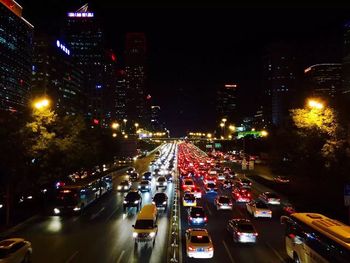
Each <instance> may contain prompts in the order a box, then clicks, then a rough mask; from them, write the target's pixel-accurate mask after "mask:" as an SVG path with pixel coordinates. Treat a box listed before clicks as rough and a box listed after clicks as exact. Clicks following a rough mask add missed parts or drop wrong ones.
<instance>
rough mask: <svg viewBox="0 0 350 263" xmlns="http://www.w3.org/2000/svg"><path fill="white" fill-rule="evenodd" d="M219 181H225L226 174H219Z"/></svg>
mask: <svg viewBox="0 0 350 263" xmlns="http://www.w3.org/2000/svg"><path fill="white" fill-rule="evenodd" d="M218 180H219V181H223V180H225V174H224V173H219V174H218Z"/></svg>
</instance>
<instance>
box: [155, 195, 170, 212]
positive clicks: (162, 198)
mask: <svg viewBox="0 0 350 263" xmlns="http://www.w3.org/2000/svg"><path fill="white" fill-rule="evenodd" d="M152 204H154V205H155V206H156V207H157V208H158V209H159V208H164V210H166V209H167V207H168V196H167V195H166V193H164V192H161V193H156V194H155V195H154V197H153V199H152Z"/></svg>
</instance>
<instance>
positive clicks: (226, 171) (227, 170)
mask: <svg viewBox="0 0 350 263" xmlns="http://www.w3.org/2000/svg"><path fill="white" fill-rule="evenodd" d="M223 170H224V173H231V172H232V169H231V168H230V167H227V166H226V167H224V169H223Z"/></svg>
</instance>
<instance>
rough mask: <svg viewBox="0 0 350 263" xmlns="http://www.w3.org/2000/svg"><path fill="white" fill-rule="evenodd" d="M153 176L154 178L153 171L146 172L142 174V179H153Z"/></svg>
mask: <svg viewBox="0 0 350 263" xmlns="http://www.w3.org/2000/svg"><path fill="white" fill-rule="evenodd" d="M152 178H153V176H152V173H151V172H145V173H143V175H142V179H143V180H148V181H152Z"/></svg>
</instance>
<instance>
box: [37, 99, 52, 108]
mask: <svg viewBox="0 0 350 263" xmlns="http://www.w3.org/2000/svg"><path fill="white" fill-rule="evenodd" d="M49 105H50V100H49V99H47V98H42V99H38V100H36V101H34V103H33V107H34V108H35V109H37V110H43V109H45V108H47V107H48V106H49Z"/></svg>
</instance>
